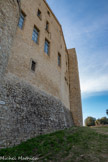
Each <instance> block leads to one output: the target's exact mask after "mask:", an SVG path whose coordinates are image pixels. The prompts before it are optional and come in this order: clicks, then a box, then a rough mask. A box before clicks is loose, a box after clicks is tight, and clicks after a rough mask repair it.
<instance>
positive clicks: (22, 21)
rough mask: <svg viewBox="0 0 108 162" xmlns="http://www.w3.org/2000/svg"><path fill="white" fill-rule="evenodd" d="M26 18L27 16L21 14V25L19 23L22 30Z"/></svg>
mask: <svg viewBox="0 0 108 162" xmlns="http://www.w3.org/2000/svg"><path fill="white" fill-rule="evenodd" d="M24 18H25V16H24V15H23V14H22V13H21V15H20V18H19V23H18V26H19V28H20V29H22V28H23V24H24Z"/></svg>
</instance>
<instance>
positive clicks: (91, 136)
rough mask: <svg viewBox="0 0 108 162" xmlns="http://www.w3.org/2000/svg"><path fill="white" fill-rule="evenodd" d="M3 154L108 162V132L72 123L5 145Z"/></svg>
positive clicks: (73, 160)
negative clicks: (49, 132)
mask: <svg viewBox="0 0 108 162" xmlns="http://www.w3.org/2000/svg"><path fill="white" fill-rule="evenodd" d="M107 129H108V128H107ZM105 131H106V128H105ZM0 156H6V157H8V156H11V157H17V156H23V157H26V156H27V157H28V156H29V157H38V158H39V160H38V161H42V162H44V161H56V162H57V161H59V162H65V161H66V162H69V161H70V162H77V161H82V162H89V161H90V162H101V161H102V162H108V161H107V159H108V135H104V134H100V133H97V132H96V131H95V130H94V129H92V128H86V127H72V128H70V129H65V130H64V131H58V132H55V133H52V134H48V135H41V136H38V137H36V138H33V139H30V140H28V141H27V142H23V143H22V144H20V145H18V146H16V147H13V148H8V149H2V150H0Z"/></svg>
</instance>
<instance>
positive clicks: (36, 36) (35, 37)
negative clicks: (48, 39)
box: [32, 26, 39, 44]
mask: <svg viewBox="0 0 108 162" xmlns="http://www.w3.org/2000/svg"><path fill="white" fill-rule="evenodd" d="M32 40H33V41H34V42H35V43H37V44H38V43H39V30H38V29H37V28H36V27H35V26H34V29H33V34H32Z"/></svg>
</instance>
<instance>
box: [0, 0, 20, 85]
mask: <svg viewBox="0 0 108 162" xmlns="http://www.w3.org/2000/svg"><path fill="white" fill-rule="evenodd" d="M18 18H19V7H18V3H17V1H16V0H0V81H1V78H3V76H4V73H5V70H6V67H7V63H8V58H9V55H10V49H11V45H12V41H13V38H14V35H15V32H16V27H17V23H18ZM0 85H1V84H0Z"/></svg>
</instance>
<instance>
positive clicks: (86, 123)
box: [85, 116, 96, 126]
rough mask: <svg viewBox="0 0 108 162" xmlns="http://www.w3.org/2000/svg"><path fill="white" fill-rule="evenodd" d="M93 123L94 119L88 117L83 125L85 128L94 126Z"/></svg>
mask: <svg viewBox="0 0 108 162" xmlns="http://www.w3.org/2000/svg"><path fill="white" fill-rule="evenodd" d="M95 121H96V119H95V118H93V117H91V116H89V117H87V118H86V119H85V125H86V126H94V125H95Z"/></svg>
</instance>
